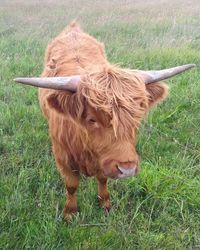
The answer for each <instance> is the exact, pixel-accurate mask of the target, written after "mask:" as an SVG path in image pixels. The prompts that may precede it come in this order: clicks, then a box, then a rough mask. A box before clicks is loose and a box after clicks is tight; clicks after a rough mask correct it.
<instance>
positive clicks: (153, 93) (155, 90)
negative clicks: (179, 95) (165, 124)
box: [146, 83, 168, 108]
mask: <svg viewBox="0 0 200 250" xmlns="http://www.w3.org/2000/svg"><path fill="white" fill-rule="evenodd" d="M146 90H147V92H148V99H149V100H148V101H149V107H150V108H151V107H153V106H155V105H156V104H158V103H160V102H161V101H163V100H164V99H165V98H166V97H167V94H168V86H167V85H166V84H164V83H151V84H147V85H146Z"/></svg>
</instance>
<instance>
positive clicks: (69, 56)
mask: <svg viewBox="0 0 200 250" xmlns="http://www.w3.org/2000/svg"><path fill="white" fill-rule="evenodd" d="M105 63H107V60H106V56H105V52H104V46H103V44H101V43H99V42H97V40H96V39H94V38H93V37H91V36H90V35H88V34H86V33H84V32H83V31H82V30H81V29H80V27H79V26H78V25H77V24H76V23H72V24H70V25H69V26H68V27H67V28H66V29H65V30H64V31H63V32H61V33H60V34H59V35H58V36H57V37H56V38H55V39H54V40H53V41H52V42H51V43H50V44H49V45H48V47H47V50H46V55H45V64H44V70H43V73H42V76H43V77H53V76H70V75H79V74H81V72H82V69H90V68H92V67H94V66H95V67H96V66H97V65H102V64H105ZM53 91H54V90H49V89H39V102H40V106H41V108H42V110H43V113H44V115H45V116H46V117H47V118H49V116H50V115H51V113H52V114H54V113H55V112H53V111H52V110H50V109H49V107H48V106H47V103H46V97H47V95H48V94H49V93H50V92H53ZM69 94H70V93H69Z"/></svg>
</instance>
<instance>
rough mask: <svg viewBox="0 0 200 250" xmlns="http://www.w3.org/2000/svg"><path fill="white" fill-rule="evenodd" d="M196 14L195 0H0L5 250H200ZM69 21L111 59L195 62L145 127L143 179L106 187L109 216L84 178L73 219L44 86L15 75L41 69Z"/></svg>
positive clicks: (1, 236) (199, 8) (146, 65)
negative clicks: (67, 216) (40, 96)
mask: <svg viewBox="0 0 200 250" xmlns="http://www.w3.org/2000/svg"><path fill="white" fill-rule="evenodd" d="M199 13H200V2H199V0H176V1H172V0H149V1H144V0H134V1H128V0H127V1H122V0H121V1H117V0H114V1H109V0H101V1H100V0H93V1H91V0H86V1H78V0H75V1H68V0H60V1H52V0H44V1H39V0H36V1H33V0H30V1H22V0H21V1H20V0H15V1H6V0H2V1H1V5H0V51H1V56H0V65H1V66H0V187H1V188H0V211H1V212H0V249H28V248H30V249H54V250H55V249H70V250H71V249H84V250H86V249H91V250H93V249H98V250H99V249H106V250H107V249H124V248H126V249H181V250H182V249H200V125H199V124H200V74H199V68H198V66H199V59H200V35H199V34H200V25H199V23H200V15H199ZM73 19H76V20H78V21H79V23H80V24H81V25H82V27H84V29H85V30H86V31H88V32H89V33H90V34H91V35H93V36H95V37H96V38H98V40H100V41H102V42H104V43H105V47H106V51H107V55H108V59H109V60H110V61H111V62H112V63H119V64H120V65H121V66H123V67H130V68H138V69H161V68H166V67H172V66H176V65H180V64H185V63H196V64H197V69H195V70H191V71H188V72H186V73H184V74H181V75H180V76H177V77H174V78H172V79H170V80H167V83H168V84H169V86H170V95H169V98H168V99H167V100H166V101H165V102H164V103H163V104H161V105H160V106H159V107H158V108H156V109H155V110H153V111H152V112H151V113H150V114H149V116H148V118H146V119H145V121H144V122H143V124H142V127H141V129H140V133H139V138H138V145H137V149H138V152H139V154H140V156H141V169H142V171H141V173H140V175H139V176H138V177H137V178H129V179H126V180H118V181H110V182H109V190H110V191H111V198H112V203H113V208H112V210H111V212H110V214H109V216H105V214H104V213H103V211H101V209H100V208H99V207H98V203H97V192H96V189H97V188H96V183H95V180H94V179H92V178H90V179H86V178H85V177H82V180H81V185H80V188H79V190H78V204H79V213H78V215H77V216H76V217H75V218H74V220H73V221H72V222H71V223H68V224H67V223H65V222H64V220H63V211H62V209H63V207H64V203H65V189H64V185H63V183H62V180H61V179H60V176H59V174H58V173H57V171H56V168H55V162H54V159H53V157H52V153H51V143H50V139H49V137H48V133H47V130H48V128H47V123H46V121H45V119H44V118H43V116H42V114H41V111H40V109H39V105H38V101H37V90H36V89H35V88H32V87H27V86H21V85H18V84H16V83H14V82H13V80H12V79H13V78H14V77H17V76H38V75H40V73H41V72H42V68H43V58H44V51H45V47H46V45H47V43H48V42H49V41H50V40H51V39H52V38H53V37H55V36H56V35H57V34H58V33H59V32H60V31H61V30H62V29H63V28H64V27H65V26H66V25H67V24H68V23H69V22H70V21H71V20H73Z"/></svg>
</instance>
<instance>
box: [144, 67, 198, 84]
mask: <svg viewBox="0 0 200 250" xmlns="http://www.w3.org/2000/svg"><path fill="white" fill-rule="evenodd" d="M195 66H196V65H195V64H186V65H182V66H178V67H174V68H169V69H163V70H158V71H142V77H143V78H144V82H145V84H149V83H154V82H159V81H161V80H164V79H167V78H169V77H172V76H175V75H177V74H180V73H182V72H184V71H186V70H188V69H191V68H193V67H195Z"/></svg>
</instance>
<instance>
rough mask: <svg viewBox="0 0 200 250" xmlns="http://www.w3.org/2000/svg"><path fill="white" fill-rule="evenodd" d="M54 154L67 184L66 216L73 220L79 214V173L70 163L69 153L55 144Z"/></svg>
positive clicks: (67, 218)
mask: <svg viewBox="0 0 200 250" xmlns="http://www.w3.org/2000/svg"><path fill="white" fill-rule="evenodd" d="M53 153H54V156H55V159H56V165H57V168H58V170H59V172H60V174H61V176H62V178H63V180H64V182H65V186H66V191H67V192H66V198H67V201H66V204H65V208H64V216H65V219H66V220H69V219H71V217H72V215H73V214H75V213H76V212H77V202H76V191H77V188H78V185H79V179H80V176H79V171H78V170H76V169H75V170H73V169H72V168H71V167H70V163H69V161H68V157H67V152H65V151H64V150H63V148H62V146H60V145H59V144H58V143H54V144H53Z"/></svg>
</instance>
